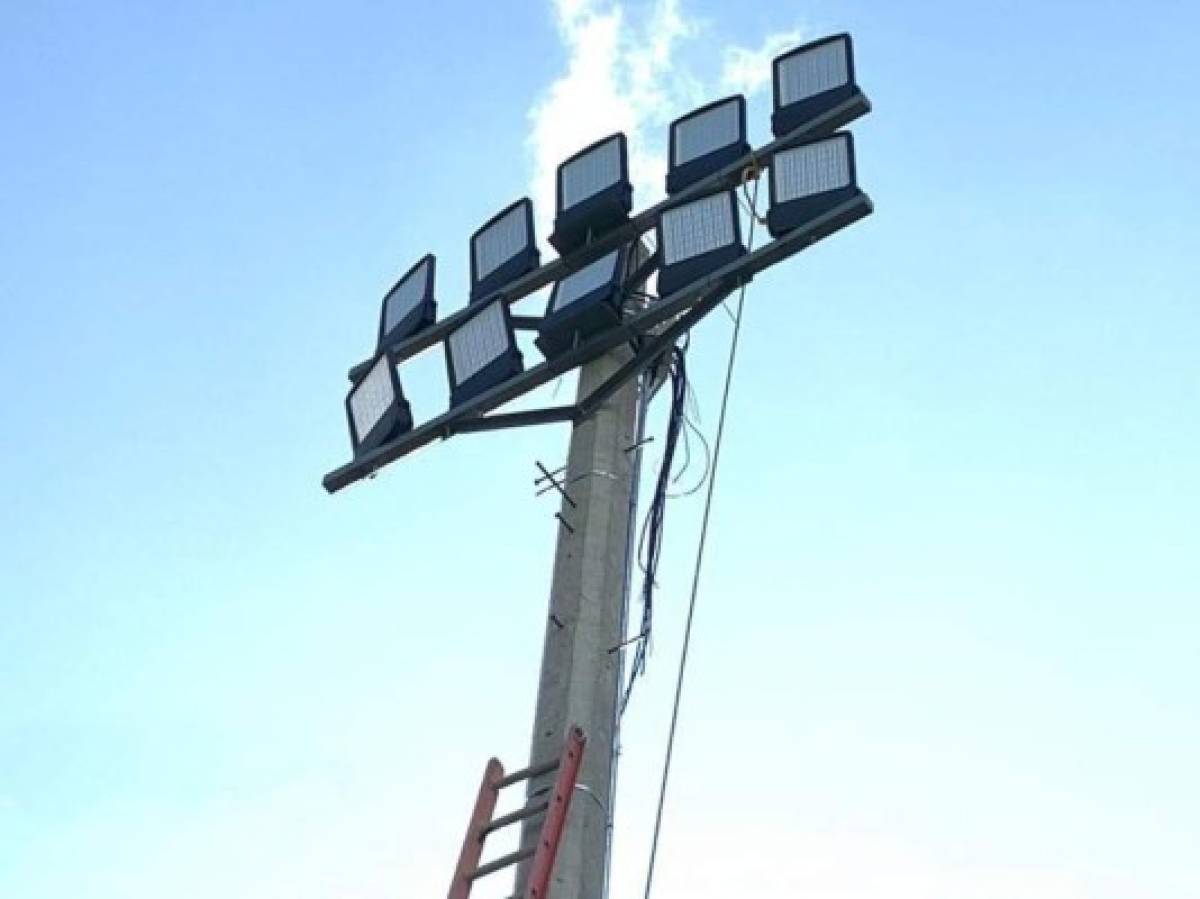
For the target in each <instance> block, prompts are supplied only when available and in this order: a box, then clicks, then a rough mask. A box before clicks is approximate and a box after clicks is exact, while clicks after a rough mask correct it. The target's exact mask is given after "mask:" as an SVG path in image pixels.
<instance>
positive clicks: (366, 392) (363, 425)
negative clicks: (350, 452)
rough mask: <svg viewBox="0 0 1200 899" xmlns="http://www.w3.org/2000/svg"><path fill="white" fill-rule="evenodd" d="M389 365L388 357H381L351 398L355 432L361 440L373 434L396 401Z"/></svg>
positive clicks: (351, 412)
mask: <svg viewBox="0 0 1200 899" xmlns="http://www.w3.org/2000/svg"><path fill="white" fill-rule="evenodd" d="M389 365H391V362H390V361H389V360H388V357H387V356H380V357H379V359H378V360H376V362H375V364H374V365H373V366H372V367H371V370H370V371H369V372H367V376H366V377H365V378H363V379H362V380H361V381H359V382H358V386H357V387H356V388H354V393H353V394H351V396H350V414H351V415H352V416H354V431H355V433H356V434H357V435H358V439H359V440H362V439H363V438H364V437H366V436H367V435H368V434H369V433H371V429H372V428H373V427H375V425H377V424H379V420H380V419H381V418H383V415H384V413H385V412H387V410H388V409H389V408H390V407H391V405H392V403H393V402H394V401H395V399H396V394H395V393H394V392H393V391H392V375H391V372H390V371H388V366H389Z"/></svg>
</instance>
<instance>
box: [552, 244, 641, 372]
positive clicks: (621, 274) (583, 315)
mask: <svg viewBox="0 0 1200 899" xmlns="http://www.w3.org/2000/svg"><path fill="white" fill-rule="evenodd" d="M629 253H630V247H619V248H618V249H616V250H613V251H611V253H610V254H609V255H613V254H615V255H616V259H615V260H614V261H613V270H612V273H611V274H610V275H609V276H608V278H607V280H605V281H604V283H602V284H600V285H598V286H596V287H594V288H592V289H591V290H589V291H587V292H586V293H583V294H581V295H579V296H578V297H576V298H575V299H573V300H571V302H570V303H568V304H567V305H566V306H564V307H562V308H561V309H555V308H554V307H555V304H556V303H557V302H558V298H559V295H560V293H561V291H562V287H563V285H564V284H565V283H566V282H567V280H568V279H569V278H571V277H572V276H573V275H576V274H578V273H579V272H578V271H576V272H571V274H569V275H567V276H566V277H565V278H563V279H562V280H559V281H556V282H554V288H553V289H552V290H551V291H550V299H549V300H548V301H547V303H546V313H545V315H543V316H542V320H541V322H540V323H539V325H538V336H537V339H536V340H535V341H534V342H535V343H536V344H537V348H538V349H539V350H541V351H542V355H544V356H545V357H546V358H551V357H553V356H557V355H559V354H561V353H564V352H566V351H567V350H569V349H570V348H571V347H572V346H577V345H578V344H579V343H581V342H582V341H584V340H586V339H587V338H589V337H591V336H592V335H593V334H596V333H597V332H599V331H602V330H604V329H605V328H611V327H613V326H614V325H615V324H616V323H617V322H619V321H620V320H621V298H622V297H623V296H624V291H625V276H626V274H627V269H628V267H629ZM607 258H608V256H607V255H606V256H601V257H600V259H596V260H593V261H592V262H589V263H588V265H595V264H596V263H598V262H600V261H602V260H605V259H607ZM585 268H587V266H582V267H581V268H580V269H579V271H583V270H584V269H585Z"/></svg>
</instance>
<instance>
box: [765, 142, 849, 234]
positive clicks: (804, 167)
mask: <svg viewBox="0 0 1200 899" xmlns="http://www.w3.org/2000/svg"><path fill="white" fill-rule="evenodd" d="M769 180H770V185H771V208H770V211H768V212H767V228H768V230H770V232H771V236H772V237H779V236H780V235H781V234H786V233H787V232H788V231H791V230H793V229H795V228H798V227H800V226H801V225H804V224H806V223H808V222H810V221H812V220H813V219H814V218H816V217H817V216H819V215H821V214H822V213H824V212H828V211H829V210H830V209H832V208H833V207H834V206H837V205H838V204H839V203H842V202H844V201H846V200H848V199H850V197H852V196H853V195H854V194H855V193H856V192H857V191H858V183H857V176H856V174H855V170H854V138H853V137H852V136H851V135H850V134H849V133H848V132H842V133H840V134H835V135H834V136H833V137H827V138H825V139H824V140H818V141H813V142H812V143H807V144H801V145H800V146H798V147H793V148H792V149H791V150H784V151H783V152H782V153H776V154H775V156H774V157H773V158H772V160H771V172H770V179H769Z"/></svg>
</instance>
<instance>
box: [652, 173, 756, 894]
mask: <svg viewBox="0 0 1200 899" xmlns="http://www.w3.org/2000/svg"><path fill="white" fill-rule="evenodd" d="M752 169H753V167H748V168H747V169H746V171H744V172H743V173H742V185H743V187H745V183H746V181H748V180H749V178H750V176H751V172H752ZM758 221H759V216H758V181H755V183H754V199H753V202H752V207H751V219H750V229H749V236H748V238H747V244H748V248H753V246H754V226H755V225H756V224H757V223H758ZM745 300H746V285H745V284H742V286H741V289H740V290H739V292H738V301H737V313H736V318H735V319H734V325H733V338H732V340H731V341H730V344H729V361H728V363H727V365H726V368H725V387H724V390H723V392H722V395H721V412H720V415H719V417H718V419H717V433H716V437H715V438H714V440H713V457H712V471H711V472H710V473H709V478H708V491H707V493H706V495H705V499H704V517H703V519H702V520H701V525H700V542H699V545H698V546H697V547H696V564H695V567H694V569H693V570H692V593H691V599H690V600H689V601H688V613H687V623H686V624H685V625H684V630H683V649H682V651H681V653H680V656H679V673H678V675H677V677H676V680H675V701H674V705H673V707H672V709H671V726H670V729H669V731H668V734H667V751H666V757H665V758H664V760H663V772H662V783H661V784H660V786H659V791H658V810H657V812H656V813H655V816H654V836H653V838H652V840H651V843H650V860H649V864H648V866H647V869H646V892H645V899H650V889H651V887H652V886H653V883H654V865H655V862H656V861H657V860H658V841H659V837H660V836H661V835H662V821H663V807H664V805H665V803H666V799H667V782H668V780H669V778H670V774H671V759H672V757H673V755H674V752H675V734H676V729H677V727H678V725H679V706H680V699H681V698H682V696H683V678H684V673H685V672H686V670H687V660H688V649H689V647H690V646H691V642H692V622H693V620H694V618H695V613H696V595H697V592H698V590H699V586H700V571H701V568H702V566H703V564H704V548H705V545H706V543H707V540H708V522H709V514H710V512H711V511H712V499H713V490H714V488H715V487H716V485H717V466H718V464H719V463H720V460H721V440H722V438H723V437H724V436H725V413H726V411H727V410H728V408H729V388H730V385H731V384H732V382H733V367H734V363H735V362H736V360H737V349H738V338H739V337H740V335H741V332H742V311H743V308H744V304H745Z"/></svg>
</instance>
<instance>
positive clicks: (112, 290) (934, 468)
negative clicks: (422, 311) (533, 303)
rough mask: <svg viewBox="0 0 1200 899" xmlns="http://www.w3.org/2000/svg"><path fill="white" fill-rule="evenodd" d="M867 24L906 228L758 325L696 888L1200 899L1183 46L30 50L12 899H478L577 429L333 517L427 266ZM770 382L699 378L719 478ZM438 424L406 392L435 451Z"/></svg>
mask: <svg viewBox="0 0 1200 899" xmlns="http://www.w3.org/2000/svg"><path fill="white" fill-rule="evenodd" d="M838 30H849V31H851V32H852V33H853V34H854V36H855V39H856V42H857V43H856V47H857V57H858V67H859V76H860V80H861V82H862V83H863V85H864V86H865V88H866V89H867V91H868V93H869V94H870V96H871V97H872V99H873V101H874V102H875V106H876V111H875V113H873V115H872V116H871V117H870V118H869V119H868V120H864V121H863V122H862V123H861V124H860V125H858V126H856V128H855V132H856V135H857V137H858V153H859V174H860V179H861V181H862V184H863V186H864V187H865V188H866V189H867V190H868V191H869V192H870V194H871V195H872V197H873V199H874V200H875V203H876V209H877V211H876V214H875V216H874V217H872V218H871V219H870V220H868V221H866V222H864V223H862V224H860V225H858V226H856V227H855V228H853V229H851V230H849V231H847V232H845V233H844V234H841V235H839V236H838V237H837V238H836V239H834V240H830V241H828V242H826V243H824V244H821V245H819V246H818V247H815V248H814V249H813V250H812V251H811V252H810V253H807V254H805V255H803V256H801V257H798V258H797V259H795V260H793V261H792V262H790V263H789V264H787V265H786V266H782V267H780V268H779V269H777V270H775V271H772V272H771V273H769V274H768V275H765V276H764V277H762V278H761V279H759V280H758V281H756V282H755V284H754V285H753V287H752V288H751V290H750V293H749V295H748V298H747V319H746V325H745V330H744V332H743V355H742V365H741V366H740V368H739V370H738V373H737V381H736V384H735V388H734V399H733V403H734V405H733V411H732V416H731V422H730V433H729V434H728V438H727V443H726V450H725V457H724V464H723V469H722V472H721V482H720V483H721V486H720V488H719V490H718V496H717V506H716V511H715V521H714V527H713V532H712V534H711V535H710V536H711V547H710V555H709V560H708V567H707V570H706V579H705V582H704V586H703V590H702V594H701V597H700V610H699V613H698V615H699V617H698V624H697V631H696V636H695V641H694V644H693V660H692V664H693V669H692V679H691V681H690V682H689V687H688V693H687V695H686V699H685V705H684V711H683V721H682V726H681V737H680V741H681V742H680V745H679V750H678V753H677V757H676V768H675V774H674V781H673V790H674V792H673V793H672V799H671V802H670V804H669V808H668V818H667V824H666V829H665V832H664V842H663V849H662V855H661V858H660V868H659V873H658V879H657V882H658V887H657V893H656V895H657V896H660V897H671V896H679V897H682V896H688V897H695V899H709V897H716V896H722V897H725V896H730V895H768V896H783V895H809V896H814V897H818V896H819V897H822V899H849V897H860V896H865V895H868V894H869V895H890V896H892V897H897V899H909V897H912V899H943V897H944V899H952V897H953V899H992V897H996V899H1000V897H1004V899H1017V897H1020V899H1077V897H1086V899H1125V897H1129V896H1138V897H1145V899H1188V897H1192V899H1195V897H1200V868H1198V867H1197V864H1196V859H1197V847H1200V824H1198V818H1197V812H1196V810H1197V808H1200V773H1198V766H1197V759H1200V702H1198V700H1197V686H1198V684H1200V611H1198V606H1200V604H1198V601H1200V586H1198V585H1200V527H1198V521H1197V517H1198V513H1197V510H1198V508H1200V452H1198V447H1200V403H1198V400H1200V354H1198V351H1197V350H1198V347H1200V311H1198V309H1197V300H1198V293H1197V287H1196V276H1197V272H1198V267H1197V249H1198V248H1200V226H1198V225H1197V220H1196V212H1195V207H1196V204H1197V201H1200V176H1198V175H1197V160H1200V126H1198V125H1197V120H1196V115H1195V111H1196V108H1197V99H1196V97H1197V94H1198V92H1200V63H1198V62H1197V54H1196V46H1195V35H1196V34H1197V32H1198V30H1200V13H1198V12H1197V8H1196V7H1195V5H1194V4H1191V3H1186V2H1183V0H1180V2H1167V0H1157V2H1148V3H1143V4H1140V5H1138V6H1137V7H1136V8H1135V7H1134V6H1131V5H1129V4H1119V3H1114V2H1067V0H1062V2H1051V3H1036V2H1033V0H1025V2H1017V0H1013V2H993V3H971V4H963V3H949V2H928V3H885V2H874V3H870V2H852V0H846V2H832V0H812V2H804V3H776V2H763V3H754V4H744V3H717V2H712V0H680V3H670V2H665V0H653V2H651V0H643V2H632V0H631V2H628V3H626V4H624V5H623V7H622V10H621V15H620V17H619V18H618V17H617V16H615V15H614V14H613V10H612V8H611V7H610V6H608V5H606V4H603V3H597V2H594V0H576V2H574V3H570V2H562V3H560V4H558V5H557V6H556V5H554V4H552V3H550V2H532V0H531V2H528V3H521V4H497V3H471V2H463V0H443V2H439V3H436V4H415V3H414V4H409V3H401V4H395V3H390V4H389V3H378V2H346V3H339V4H332V3H330V4H318V3H304V2H289V3H284V2H275V0H266V2H261V3H254V4H248V3H223V4H165V3H153V2H145V0H131V2H126V3H120V4H113V3H96V2H92V3H63V2H40V3H25V4H21V3H9V4H6V5H5V7H4V9H3V11H0V108H2V109H3V122H4V139H3V140H2V141H0V210H2V212H3V214H2V215H0V334H2V335H3V338H2V344H0V346H2V351H0V374H2V375H3V382H4V383H5V384H6V385H7V389H6V390H5V391H4V400H3V406H2V410H3V414H2V415H0V454H2V457H0V458H2V461H3V467H4V471H5V478H4V485H5V486H4V502H3V506H4V514H3V516H2V517H0V638H2V639H3V645H2V646H0V896H4V897H5V899H60V897H63V896H86V897H88V899H143V897H145V899H150V897H159V896H163V895H172V896H175V897H180V899H186V897H193V896H194V897H201V896H204V897H209V896H214V895H220V896H223V897H228V899H240V897H245V899H264V897H280V899H285V897H286V899H325V897H367V899H374V897H384V896H427V895H439V894H440V893H441V892H442V891H443V890H444V889H445V882H446V880H447V878H448V877H449V874H450V872H451V869H452V865H453V859H454V855H455V853H456V851H457V845H458V842H459V840H460V839H461V834H462V828H463V826H464V825H465V822H466V815H467V811H468V808H469V804H470V802H471V794H472V791H473V790H474V788H475V784H476V783H477V780H478V776H479V772H480V769H481V766H482V764H483V761H484V759H485V758H486V757H487V756H488V755H491V754H493V753H499V754H501V755H503V756H504V757H506V758H507V759H509V760H510V761H511V762H513V763H517V762H520V761H521V760H522V757H523V754H524V752H525V751H526V741H527V735H528V731H529V725H530V715H531V709H532V702H533V696H534V691H535V686H536V677H537V665H538V656H539V653H540V648H541V627H542V621H543V616H544V613H545V603H546V598H547V597H546V594H547V589H548V584H549V562H550V554H551V552H552V548H553V542H554V527H555V523H554V520H553V518H552V515H553V511H554V507H553V506H552V503H551V501H549V500H548V499H546V498H541V499H535V497H534V495H533V491H532V489H531V487H532V478H533V474H534V461H535V460H538V459H540V460H543V461H546V462H548V463H555V462H556V461H557V460H559V459H561V457H562V455H563V452H564V449H565V445H566V437H567V435H566V433H565V431H563V430H561V429H554V428H549V429H542V430H532V431H527V432H510V433H505V434H502V435H482V436H472V437H463V438H458V439H455V440H453V441H451V442H449V443H447V444H444V445H440V446H435V447H432V448H429V449H427V450H425V451H423V452H421V453H419V454H417V455H415V456H413V457H412V458H410V459H408V460H406V461H404V462H403V463H401V464H400V465H398V466H395V467H393V468H392V469H390V470H389V471H388V472H387V473H386V474H384V475H382V476H381V477H379V478H378V479H376V480H374V481H372V482H369V483H367V484H364V485H360V486H358V487H356V488H354V489H351V490H349V491H346V492H345V493H343V494H340V495H338V496H336V497H329V496H327V495H326V494H325V493H324V491H323V490H321V488H320V478H321V475H322V474H323V473H324V472H325V471H326V470H328V469H330V468H332V467H334V466H335V465H337V464H339V463H340V462H342V461H343V460H344V459H345V458H346V457H347V454H348V450H349V447H348V440H347V437H346V434H345V424H344V419H343V413H342V405H341V404H342V400H343V396H344V391H345V387H346V382H345V380H344V373H345V370H346V368H347V366H348V365H349V364H351V363H353V362H355V361H357V360H358V359H359V358H360V357H361V356H362V354H363V353H364V352H365V351H366V350H367V349H368V348H369V345H370V343H371V339H372V334H373V329H374V325H375V320H376V319H375V316H376V315H377V313H378V302H379V298H380V296H381V295H382V292H383V290H384V289H385V288H386V287H387V286H388V285H389V284H390V283H391V281H392V280H394V278H395V277H396V276H397V275H398V274H399V273H401V272H403V271H404V270H405V269H407V268H408V267H409V265H411V264H412V262H413V261H415V260H416V259H417V258H419V257H420V256H421V255H423V254H424V253H426V252H434V253H436V254H437V255H438V259H439V285H438V294H439V300H440V302H441V307H442V309H443V310H447V311H449V310H453V309H455V308H458V307H459V306H460V305H461V304H462V303H463V301H464V299H463V298H464V297H465V289H466V281H467V271H466V269H467V251H466V241H467V237H468V235H469V234H470V232H471V231H473V230H474V229H475V228H476V227H478V225H479V224H480V223H481V222H483V221H484V220H485V219H486V218H488V217H489V216H490V215H491V214H492V213H494V212H495V211H497V210H498V209H500V208H501V207H502V206H504V205H506V204H507V203H509V202H510V201H511V200H513V199H515V198H516V197H518V196H521V195H524V194H526V193H529V194H531V195H533V196H534V197H535V199H536V198H537V197H538V195H539V192H544V191H546V190H547V189H548V187H549V183H548V181H546V175H545V172H544V171H543V170H542V169H543V168H544V165H545V163H546V161H547V159H549V156H548V155H547V154H551V155H552V154H553V153H555V152H558V149H559V147H558V145H557V144H554V143H553V140H554V139H555V137H556V136H557V138H558V139H560V142H564V141H568V140H570V139H572V138H573V137H574V136H575V135H576V134H578V136H579V137H580V138H582V137H583V134H582V132H580V130H579V129H581V128H582V129H585V130H586V128H587V127H603V126H605V121H602V120H604V117H605V116H606V115H611V116H615V117H616V118H615V121H617V122H618V124H621V123H625V122H630V123H632V125H631V130H633V131H634V134H632V135H631V140H632V141H633V142H634V143H635V144H636V146H635V150H637V151H639V152H641V153H643V154H645V157H646V158H645V159H644V160H643V163H644V164H645V165H650V164H651V163H652V162H653V154H654V153H656V152H658V151H659V148H660V147H661V141H662V137H663V136H664V134H665V130H664V127H663V122H664V121H665V120H666V119H669V118H673V117H675V116H677V115H679V114H682V113H683V112H686V111H688V108H689V105H688V104H689V103H691V102H693V101H696V102H697V103H698V101H699V100H702V99H706V98H712V97H714V96H718V95H719V92H721V91H723V90H725V89H727V88H728V87H729V85H731V84H736V83H738V82H736V80H734V81H731V80H730V79H731V78H733V79H736V78H737V77H738V76H737V71H736V66H735V65H734V63H735V62H736V61H737V60H739V59H742V60H745V59H747V58H750V59H753V58H754V57H753V54H747V53H744V54H742V55H739V54H738V53H737V52H736V50H735V49H734V48H738V47H740V48H743V49H745V50H747V51H755V50H758V49H761V48H763V47H768V48H770V47H771V46H773V45H772V44H771V43H770V41H771V39H772V35H776V36H777V35H779V34H781V33H788V32H795V33H796V34H798V35H802V36H804V37H812V36H817V35H820V34H823V33H828V32H832V31H838ZM654 34H658V35H660V37H661V35H663V34H670V35H673V37H672V38H671V39H670V40H661V39H660V40H659V41H658V42H655V41H654V40H653V39H652V36H653V35H654ZM607 38H613V39H614V40H615V43H614V44H612V45H611V46H609V45H608V44H605V40H606V39H607ZM606 48H607V49H606ZM639 65H642V66H646V67H648V68H646V69H645V70H637V69H636V67H637V66H639ZM631 72H634V75H632V76H631V74H630V73H631ZM609 76H611V77H609ZM606 78H608V80H607V81H606ZM631 79H632V80H636V81H637V82H638V84H639V89H638V90H630V83H631ZM747 87H753V85H750V84H748V85H747ZM595 97H599V98H601V100H603V103H602V102H601V101H600V100H595V101H594V102H593V100H594V98H595ZM576 98H580V99H579V101H578V102H577V101H576ZM605 104H607V105H605ZM581 108H582V109H583V110H585V113H584V114H583V115H582V116H581V115H580V114H579V110H580V109H581ZM572 111H574V112H573V113H572ZM750 112H751V131H752V136H753V137H754V138H755V139H756V140H762V139H763V138H764V137H765V135H766V133H767V122H768V117H769V97H768V96H767V94H766V93H763V92H762V91H761V90H760V91H759V92H758V93H755V94H754V95H753V96H752V98H751V106H750ZM572 114H573V115H574V118H572ZM580 119H583V120H584V121H583V122H582V123H581V122H580V121H579V120H580ZM572 129H574V130H572ZM577 146H582V142H580V143H578V145H577ZM577 146H576V147H572V149H574V148H577ZM539 148H540V149H539ZM539 152H540V153H541V154H542V155H540V156H539ZM646 160H649V162H647V161H646ZM642 199H649V197H648V196H646V195H645V193H644V192H643V194H642ZM540 212H541V213H545V212H546V210H545V209H542V210H540ZM531 311H532V310H531ZM728 337H729V326H728V322H727V321H726V320H725V319H724V317H723V316H719V315H718V316H714V317H713V318H711V319H710V320H709V321H707V322H706V323H705V324H704V325H703V326H702V327H701V328H700V329H699V330H698V332H697V333H696V335H695V340H694V343H693V346H694V349H693V369H694V372H695V375H696V389H697V393H698V396H699V399H700V402H701V409H702V421H703V424H704V426H705V427H706V428H707V429H708V430H709V431H711V429H712V427H713V426H714V425H715V422H716V406H715V400H716V398H717V396H718V388H719V368H720V365H721V362H722V360H723V353H724V351H725V348H726V346H727V341H728ZM527 358H530V359H531V361H532V359H533V358H534V357H527ZM443 377H444V376H443V370H442V362H441V359H440V358H439V357H438V356H437V355H436V354H432V355H428V356H426V357H423V358H421V359H420V360H418V361H417V363H416V365H415V370H413V371H411V372H406V373H405V381H406V385H407V386H408V388H409V390H410V393H411V394H412V397H413V402H414V407H415V410H416V413H417V415H418V417H419V418H426V417H429V416H430V415H433V414H436V413H437V412H439V411H440V410H441V409H442V408H443V407H444V404H445V402H446V394H445V386H444V384H443V383H442V380H443ZM562 389H563V390H567V389H569V385H567V386H564V387H563V388H562ZM648 461H649V462H650V463H651V464H653V463H656V462H657V457H656V456H655V455H654V454H651V457H650V459H649V460H648ZM699 509H700V500H699V498H693V499H682V500H678V501H676V502H675V503H674V504H673V506H672V509H671V513H670V514H671V519H670V525H669V531H668V534H667V555H666V559H665V561H664V563H663V568H662V573H663V578H662V580H663V588H662V590H663V592H662V598H661V602H660V607H659V608H660V617H659V631H658V633H659V635H658V638H657V640H656V643H655V652H654V654H653V656H652V658H651V665H650V672H649V675H648V679H647V681H646V682H645V683H644V684H643V686H642V687H641V688H639V694H638V698H637V699H636V700H635V703H634V707H633V709H632V711H631V713H630V717H629V719H628V726H627V732H626V741H625V753H624V756H623V775H622V776H623V783H622V790H621V793H620V800H619V802H620V809H621V811H620V818H619V824H618V826H619V828H620V833H619V836H618V844H617V854H616V869H615V883H616V887H617V889H616V890H615V891H614V899H621V897H624V896H632V895H640V894H639V893H637V888H638V886H639V885H640V883H641V875H642V873H643V871H644V864H645V849H646V842H647V839H646V838H647V835H648V831H649V825H650V823H651V819H652V814H653V801H652V795H651V792H652V787H653V782H654V778H655V777H656V775H657V770H658V765H659V764H660V762H661V751H662V746H663V738H664V736H665V729H666V728H665V725H666V712H667V709H668V702H669V695H670V691H671V688H672V686H673V683H672V678H673V673H674V664H675V659H676V657H677V653H678V647H679V633H680V624H681V621H682V614H683V609H684V603H685V601H686V590H687V586H688V574H689V570H690V569H689V565H690V559H691V554H692V552H693V551H694V546H695V537H696V531H697V527H696V526H697V521H698V513H699ZM500 888H501V885H497V889H500ZM480 895H481V899H487V897H489V896H491V895H493V894H492V893H490V892H484V891H481V893H480ZM494 895H496V896H500V895H506V893H503V892H497V893H495V894H494Z"/></svg>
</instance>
